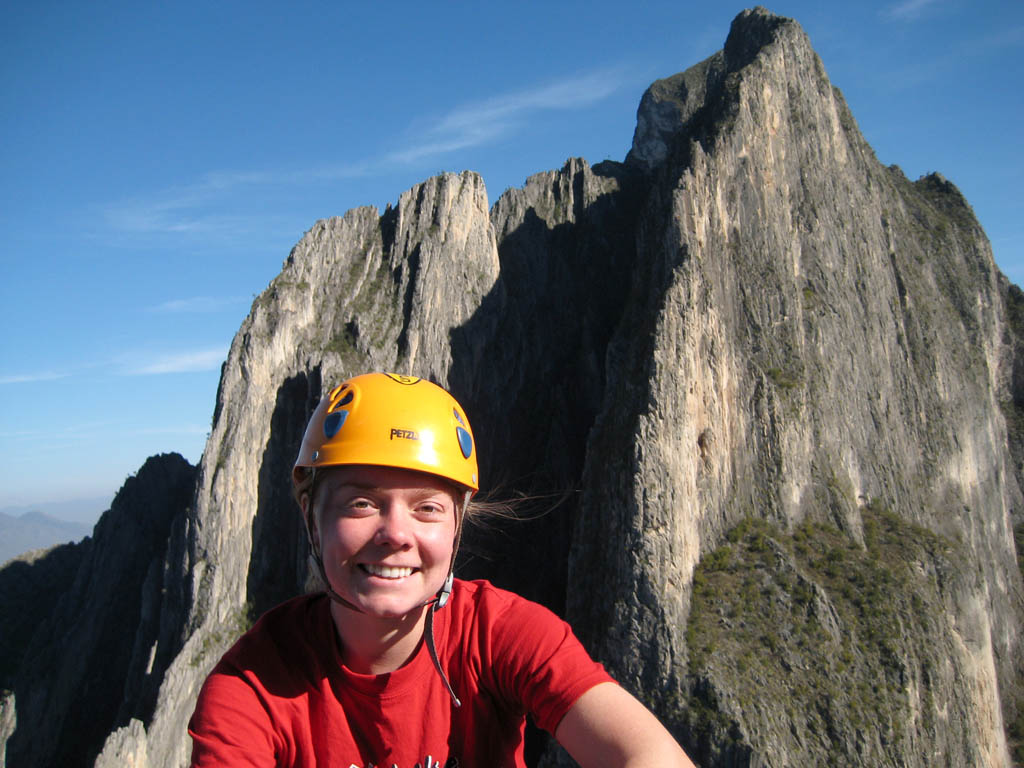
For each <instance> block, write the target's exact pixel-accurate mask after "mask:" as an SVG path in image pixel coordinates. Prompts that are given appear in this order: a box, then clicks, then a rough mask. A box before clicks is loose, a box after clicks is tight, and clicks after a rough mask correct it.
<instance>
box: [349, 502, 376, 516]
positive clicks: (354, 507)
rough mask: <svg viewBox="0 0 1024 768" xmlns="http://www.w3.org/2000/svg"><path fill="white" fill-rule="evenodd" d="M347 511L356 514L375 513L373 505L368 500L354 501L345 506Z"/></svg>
mask: <svg viewBox="0 0 1024 768" xmlns="http://www.w3.org/2000/svg"><path fill="white" fill-rule="evenodd" d="M345 506H346V508H347V509H349V510H350V511H352V512H354V513H356V514H365V513H367V512H371V511H373V504H371V503H370V502H369V501H367V500H366V499H353V500H352V501H350V502H348V504H346V505H345Z"/></svg>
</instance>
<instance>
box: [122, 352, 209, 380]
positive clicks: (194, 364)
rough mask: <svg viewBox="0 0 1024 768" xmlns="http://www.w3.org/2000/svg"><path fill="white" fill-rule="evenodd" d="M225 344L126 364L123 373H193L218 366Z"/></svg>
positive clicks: (141, 374) (140, 374)
mask: <svg viewBox="0 0 1024 768" xmlns="http://www.w3.org/2000/svg"><path fill="white" fill-rule="evenodd" d="M227 354H228V348H227V347H225V346H220V347H208V348H205V349H196V350H191V351H188V352H179V353H176V354H171V355H162V356H160V357H158V358H156V359H154V360H150V361H147V362H143V363H139V364H135V365H128V366H126V367H125V370H124V373H126V374H127V375H130V376H153V375H158V374H165V373H194V372H197V371H212V370H217V369H218V368H220V366H221V363H223V362H224V359H225V358H226V357H227Z"/></svg>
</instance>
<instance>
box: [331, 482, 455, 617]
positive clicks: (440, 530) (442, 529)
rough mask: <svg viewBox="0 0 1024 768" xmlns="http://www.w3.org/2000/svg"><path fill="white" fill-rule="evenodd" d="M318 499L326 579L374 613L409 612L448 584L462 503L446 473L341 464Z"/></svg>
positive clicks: (347, 596)
mask: <svg viewBox="0 0 1024 768" xmlns="http://www.w3.org/2000/svg"><path fill="white" fill-rule="evenodd" d="M313 503H314V505H315V507H314V510H313V512H314V515H313V517H314V520H315V521H316V523H317V525H318V527H319V536H320V553H321V556H322V557H323V561H324V571H325V572H326V574H327V579H328V580H329V581H330V583H331V587H332V588H333V589H334V591H335V592H337V593H338V594H339V595H341V596H342V597H344V598H345V599H346V600H348V601H349V602H351V603H352V604H354V605H356V606H358V607H359V608H360V609H362V610H363V611H364V612H366V613H367V614H369V615H372V616H379V617H382V618H398V617H401V616H404V615H406V614H407V613H409V612H410V611H412V610H414V609H415V608H417V607H418V606H421V605H423V604H424V603H426V602H427V601H428V600H430V599H431V598H433V596H434V595H435V594H436V593H437V591H438V590H439V589H440V588H441V585H442V584H443V583H444V580H445V578H446V577H447V575H448V567H449V565H450V564H451V557H452V548H453V546H454V541H455V510H456V502H455V498H454V496H453V494H452V490H451V488H450V486H449V485H448V484H446V483H445V482H444V481H443V480H441V479H440V478H437V477H434V476H433V475H428V474H425V473H422V472H414V471H412V470H407V469H397V468H393V467H373V466H364V465H360V466H349V467H336V468H333V469H330V470H328V471H327V472H325V473H324V475H323V477H322V479H321V480H319V481H318V482H317V488H316V497H315V499H314V502H313Z"/></svg>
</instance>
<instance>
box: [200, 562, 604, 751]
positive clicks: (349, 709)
mask: <svg viewBox="0 0 1024 768" xmlns="http://www.w3.org/2000/svg"><path fill="white" fill-rule="evenodd" d="M434 635H435V639H436V645H437V651H438V656H439V658H440V660H441V665H442V666H443V667H444V669H445V671H446V672H447V674H448V677H449V679H450V680H451V683H452V687H453V688H454V689H455V693H456V694H457V695H458V697H459V699H460V700H461V701H462V706H461V707H460V708H456V707H455V706H454V704H453V703H452V700H451V697H450V696H449V695H448V691H447V690H446V689H445V687H444V684H443V683H442V682H441V678H440V676H439V675H438V673H437V670H436V669H435V668H434V666H433V663H432V662H431V660H430V656H429V654H428V653H427V649H426V644H425V643H421V645H420V649H419V651H418V652H417V653H416V655H415V656H414V657H413V658H412V659H411V660H410V661H409V662H408V663H407V664H406V665H405V666H403V667H401V668H400V669H397V670H395V671H394V672H391V673H390V674H385V675H361V674H357V673H355V672H353V671H352V670H350V669H348V668H347V667H345V665H344V664H343V663H342V661H341V657H340V655H339V652H338V648H337V644H336V642H335V635H334V625H333V623H332V619H331V614H330V601H329V599H328V598H327V597H326V596H325V595H308V596H305V597H299V598H296V599H294V600H290V601H288V602H286V603H283V604H282V605H280V606H278V607H277V608H274V609H273V610H271V611H269V612H267V613H266V614H265V615H264V616H263V617H262V618H261V619H260V620H259V621H258V622H257V623H256V625H255V626H254V627H253V628H252V629H251V630H249V632H247V633H246V634H245V635H243V636H242V637H241V638H240V639H239V640H238V642H237V643H235V645H234V646H233V647H232V648H231V649H230V650H229V651H228V652H227V653H226V654H225V655H224V658H222V659H221V660H220V662H219V663H218V664H217V666H216V667H215V668H214V670H213V672H212V673H211V674H210V676H209V678H207V680H206V683H205V684H204V685H203V689H202V691H201V692H200V694H199V699H198V702H197V703H196V709H195V712H194V713H193V715H192V719H191V721H190V722H189V733H190V734H191V736H192V740H193V750H192V765H193V766H317V765H319V766H339V767H340V768H350V767H351V766H354V767H355V768H369V766H376V767H377V768H392V766H398V768H417V767H418V768H435V767H436V768H445V767H446V766H449V767H451V768H455V767H456V766H459V767H460V768H473V767H475V766H481V767H484V766H487V767H488V768H489V767H490V766H523V765H524V762H523V730H524V727H525V716H526V714H527V713H529V714H530V715H531V716H532V717H533V718H534V720H535V721H536V723H537V724H538V725H539V726H540V727H541V728H544V729H545V730H547V731H548V732H550V733H554V731H555V728H556V727H557V726H558V723H559V722H560V721H561V719H562V717H563V716H564V715H565V713H566V712H568V711H569V708H570V707H571V706H572V705H573V704H574V703H575V702H576V700H577V699H578V698H579V697H580V696H581V695H583V693H585V692H586V691H587V690H589V689H590V688H592V687H593V686H595V685H597V684H598V683H603V682H611V681H612V678H611V677H610V676H609V675H608V673H607V672H605V670H604V668H603V667H602V666H601V665H600V664H598V663H596V662H594V661H593V660H591V658H590V657H589V656H588V655H587V652H586V651H585V650H584V649H583V646H582V645H581V644H580V642H579V640H577V639H576V637H575V636H574V635H573V633H572V630H571V629H570V628H569V625H568V624H566V623H565V622H564V621H562V620H561V619H559V618H558V617H557V616H555V615H554V614H553V613H552V612H551V611H549V610H547V609H546V608H544V607H542V606H540V605H537V604H536V603H531V602H530V601H528V600H525V599H523V598H521V597H518V596H517V595H514V594H512V593H511V592H506V591H504V590H500V589H497V588H496V587H494V586H492V585H491V584H489V583H488V582H486V581H470V582H467V581H460V580H456V582H455V589H454V590H453V592H452V598H451V600H450V601H449V603H448V605H447V606H445V607H444V608H443V609H442V610H440V611H438V613H437V614H436V615H435V617H434Z"/></svg>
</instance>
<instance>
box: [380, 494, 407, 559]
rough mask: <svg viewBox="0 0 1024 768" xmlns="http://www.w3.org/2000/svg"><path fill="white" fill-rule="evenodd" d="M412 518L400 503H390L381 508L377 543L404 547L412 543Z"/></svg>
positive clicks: (397, 547) (398, 547) (399, 547)
mask: <svg viewBox="0 0 1024 768" xmlns="http://www.w3.org/2000/svg"><path fill="white" fill-rule="evenodd" d="M411 526H412V518H411V517H410V516H409V514H408V512H407V511H406V510H404V509H402V508H401V506H400V505H395V504H390V505H388V506H386V507H385V508H384V509H382V510H381V515H380V524H379V525H378V526H377V531H376V532H375V534H374V537H373V540H374V543H375V544H378V545H380V546H390V547H394V548H396V549H404V548H406V547H409V546H411V544H412V527H411Z"/></svg>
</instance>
